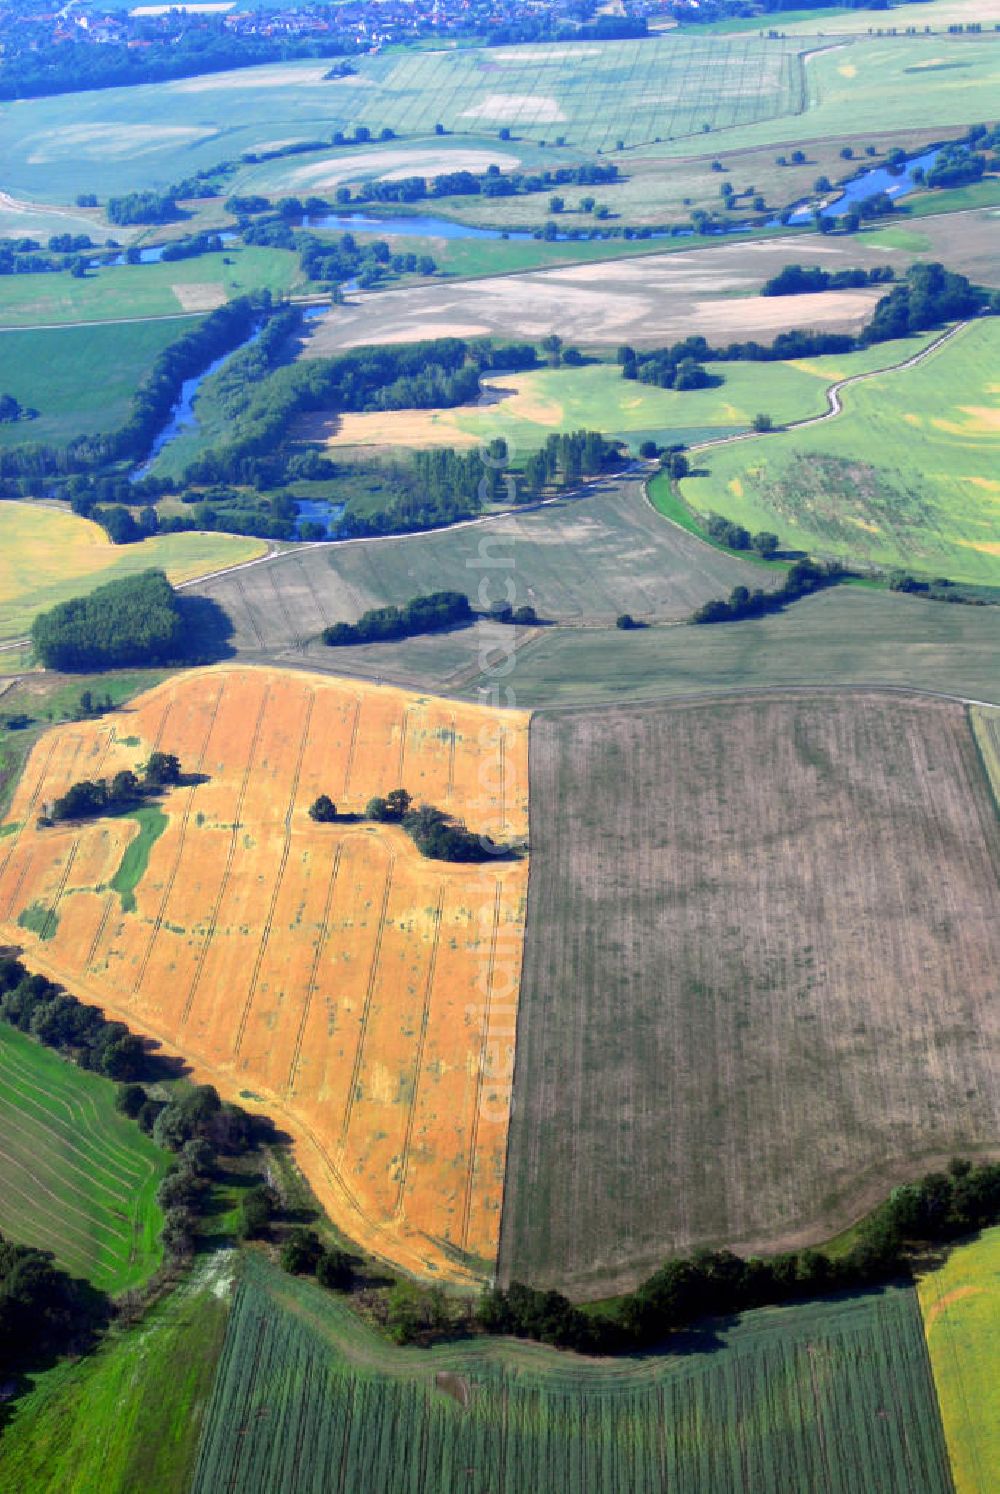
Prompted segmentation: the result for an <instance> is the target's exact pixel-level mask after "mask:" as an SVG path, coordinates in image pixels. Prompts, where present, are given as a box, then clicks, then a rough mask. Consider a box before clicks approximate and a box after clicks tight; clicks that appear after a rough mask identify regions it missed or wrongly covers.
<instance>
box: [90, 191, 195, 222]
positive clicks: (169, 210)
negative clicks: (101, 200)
mask: <svg viewBox="0 0 1000 1494" xmlns="http://www.w3.org/2000/svg"><path fill="white" fill-rule="evenodd" d="M104 213H105V216H106V217H107V219H108V222H109V223H115V224H117V225H118V226H119V227H124V226H125V225H126V224H129V223H172V222H173V221H174V219H175V218H176V217H177V216H178V212H177V199H176V198H175V197H173V196H172V195H171V194H170V193H169V192H126V193H125V195H124V196H123V197H109V198H108V200H107V203H106V204H105V208H104Z"/></svg>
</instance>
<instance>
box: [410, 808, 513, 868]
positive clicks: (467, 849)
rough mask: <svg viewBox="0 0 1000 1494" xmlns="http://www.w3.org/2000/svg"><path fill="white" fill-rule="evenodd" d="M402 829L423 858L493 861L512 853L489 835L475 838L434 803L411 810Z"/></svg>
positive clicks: (461, 824)
mask: <svg viewBox="0 0 1000 1494" xmlns="http://www.w3.org/2000/svg"><path fill="white" fill-rule="evenodd" d="M402 826H403V829H404V830H405V831H406V833H407V835H408V836H409V837H410V839H411V840H412V841H413V844H414V845H415V846H416V848H417V850H418V851H419V852H420V854H421V856H426V857H427V858H428V859H429V860H433V861H494V860H496V858H497V857H498V856H507V855H509V854H510V852H509V850H508V849H507V848H506V847H505V846H498V845H497V844H496V843H495V841H493V840H492V839H491V837H490V836H488V835H476V834H474V833H473V831H471V830H469V829H468V827H467V826H466V825H464V824H463V823H462V821H461V820H456V819H453V818H452V817H451V815H448V814H445V812H444V810H443V809H437V808H435V807H434V805H433V804H418V805H417V807H416V808H415V809H413V808H408V809H407V811H406V813H405V814H404V815H403V817H402Z"/></svg>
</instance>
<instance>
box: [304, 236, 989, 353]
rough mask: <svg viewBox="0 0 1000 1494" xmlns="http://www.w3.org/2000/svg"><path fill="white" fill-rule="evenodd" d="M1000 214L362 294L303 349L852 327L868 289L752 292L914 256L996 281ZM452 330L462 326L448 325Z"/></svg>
mask: <svg viewBox="0 0 1000 1494" xmlns="http://www.w3.org/2000/svg"><path fill="white" fill-rule="evenodd" d="M998 250H1000V218H998V217H997V216H996V213H995V211H994V212H992V213H991V212H990V211H989V210H988V209H976V210H975V211H971V212H966V213H952V214H948V215H945V216H942V217H934V218H922V219H920V220H919V221H917V220H914V222H913V224H912V227H911V226H909V225H908V226H907V227H906V228H904V229H900V228H898V227H896V226H895V225H893V226H890V227H888V228H885V227H883V229H882V230H881V231H875V232H872V233H866V234H861V235H858V236H856V237H855V236H851V237H848V238H839V239H833V240H831V239H830V238H823V237H822V236H820V235H817V234H810V235H808V236H803V235H795V236H789V237H788V238H778V239H758V240H756V241H754V240H751V241H749V242H747V243H738V242H737V243H728V244H719V245H715V244H713V245H710V246H709V247H707V248H700V249H682V250H680V251H678V252H676V253H672V254H648V255H642V256H639V257H636V258H633V259H618V260H614V261H611V262H599V263H596V264H579V265H567V266H564V267H562V268H558V269H552V270H536V271H532V272H530V273H528V274H517V275H497V276H489V277H485V278H483V279H481V280H472V281H464V282H455V283H449V282H448V281H446V280H436V281H433V282H431V283H429V284H427V285H417V286H412V287H410V288H407V289H402V290H388V291H379V292H372V293H362V294H360V295H358V296H355V297H352V298H351V301H350V303H349V304H348V305H346V306H338V307H335V308H334V309H333V310H331V311H330V313H329V314H328V315H327V316H326V317H324V318H323V319H322V321H320V322H319V323H317V324H316V325H315V331H314V333H313V335H312V337H311V338H310V340H309V344H308V348H307V356H310V357H326V356H327V355H329V354H330V353H334V352H339V351H341V350H342V349H344V348H350V347H357V346H360V345H362V344H365V343H387V342H388V343H391V342H414V341H416V340H418V339H420V338H423V337H436V336H444V335H448V334H446V333H445V332H444V330H443V329H444V328H446V327H455V328H462V329H471V328H475V329H476V331H477V332H478V333H479V334H480V335H482V336H487V335H493V336H499V337H527V338H541V337H544V336H546V335H547V334H548V333H550V332H557V333H558V334H559V335H560V336H561V337H563V338H564V339H566V341H572V342H574V343H578V344H581V345H583V346H587V347H614V346H616V345H617V344H619V343H623V342H625V343H631V344H632V345H633V346H635V347H655V346H658V345H660V344H662V343H664V342H670V341H673V340H674V339H675V338H681V337H687V336H689V335H691V334H694V333H701V334H702V335H703V336H705V337H707V338H708V340H709V342H712V343H717V344H725V343H728V342H733V341H735V340H738V339H740V338H751V337H759V338H766V339H770V338H773V337H774V336H775V335H776V333H778V332H780V331H783V330H785V329H787V328H789V327H823V328H826V329H827V330H829V331H856V330H857V328H858V327H860V325H861V324H862V322H864V321H865V320H866V319H867V316H868V315H869V311H870V307H871V305H872V304H873V302H874V300H875V299H877V297H878V295H879V293H880V292H879V291H878V289H877V288H875V289H874V290H873V291H872V292H868V291H860V292H859V291H847V292H826V293H824V294H822V295H810V296H776V297H767V296H761V295H759V294H758V292H759V290H760V287H761V286H762V285H763V284H764V282H765V280H768V279H770V277H771V276H772V275H776V274H777V273H778V271H779V270H780V269H781V268H782V267H783V266H784V265H786V264H791V263H794V264H802V265H817V266H819V267H820V268H822V269H826V270H839V269H845V268H848V267H851V268H854V267H859V268H862V269H872V268H875V267H876V266H883V265H889V266H891V267H892V268H893V269H894V270H895V271H896V274H897V276H900V275H902V274H903V272H904V270H905V269H906V267H907V265H909V264H911V263H912V262H913V261H914V260H920V259H924V260H927V259H941V260H943V261H944V262H945V263H946V264H947V265H948V267H949V268H950V269H953V270H961V271H962V272H963V273H966V274H968V275H970V276H971V277H972V278H973V279H974V280H976V281H977V282H978V283H980V284H985V285H994V284H996V283H997V265H998V263H1000V254H998ZM455 335H471V332H468V331H464V332H462V333H458V332H456V334H455Z"/></svg>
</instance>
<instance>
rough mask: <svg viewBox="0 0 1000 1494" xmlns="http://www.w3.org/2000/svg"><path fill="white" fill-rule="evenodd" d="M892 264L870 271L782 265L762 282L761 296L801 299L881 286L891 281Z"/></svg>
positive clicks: (893, 278)
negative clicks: (825, 292) (869, 286)
mask: <svg viewBox="0 0 1000 1494" xmlns="http://www.w3.org/2000/svg"><path fill="white" fill-rule="evenodd" d="M895 278H896V272H895V270H894V269H893V267H892V265H876V266H875V267H874V269H871V270H860V269H846V270H824V269H822V268H821V267H820V266H819V265H785V266H784V267H783V268H782V269H781V270H779V271H778V273H777V275H772V276H771V278H770V280H765V282H764V284H763V285H762V286H761V288H760V293H761V295H762V296H805V295H812V294H815V292H816V291H828V290H860V289H861V287H862V286H865V285H883V284H886V283H887V282H889V281H892V280H895Z"/></svg>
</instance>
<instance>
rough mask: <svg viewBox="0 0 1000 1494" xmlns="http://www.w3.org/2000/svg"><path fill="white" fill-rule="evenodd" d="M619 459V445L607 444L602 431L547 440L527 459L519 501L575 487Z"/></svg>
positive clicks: (548, 437)
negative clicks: (548, 490)
mask: <svg viewBox="0 0 1000 1494" xmlns="http://www.w3.org/2000/svg"><path fill="white" fill-rule="evenodd" d="M619 459H620V445H619V443H618V442H614V441H607V440H605V438H604V437H603V436H602V435H601V434H600V432H599V431H564V432H563V433H562V434H561V435H552V436H547V437H546V440H545V445H544V446H542V447H540V449H539V450H538V451H534V452H532V453H531V455H530V456H528V457H527V458H526V459H525V463H524V469H523V474H522V477H521V480H520V482H519V483H518V497H519V499H521V500H522V501H525V502H527V501H530V500H531V499H532V498H537V497H538V496H539V495H540V494H541V493H542V492H543V490H544V489H545V488H547V487H552V486H553V485H555V484H561V485H562V486H563V487H571V486H572V485H573V484H574V483H577V482H579V481H580V479H581V478H583V477H594V476H596V475H597V474H598V473H600V472H604V471H605V470H606V469H607V468H608V467H609V466H610V465H611V464H613V463H615V462H617V461H618V460H619Z"/></svg>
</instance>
